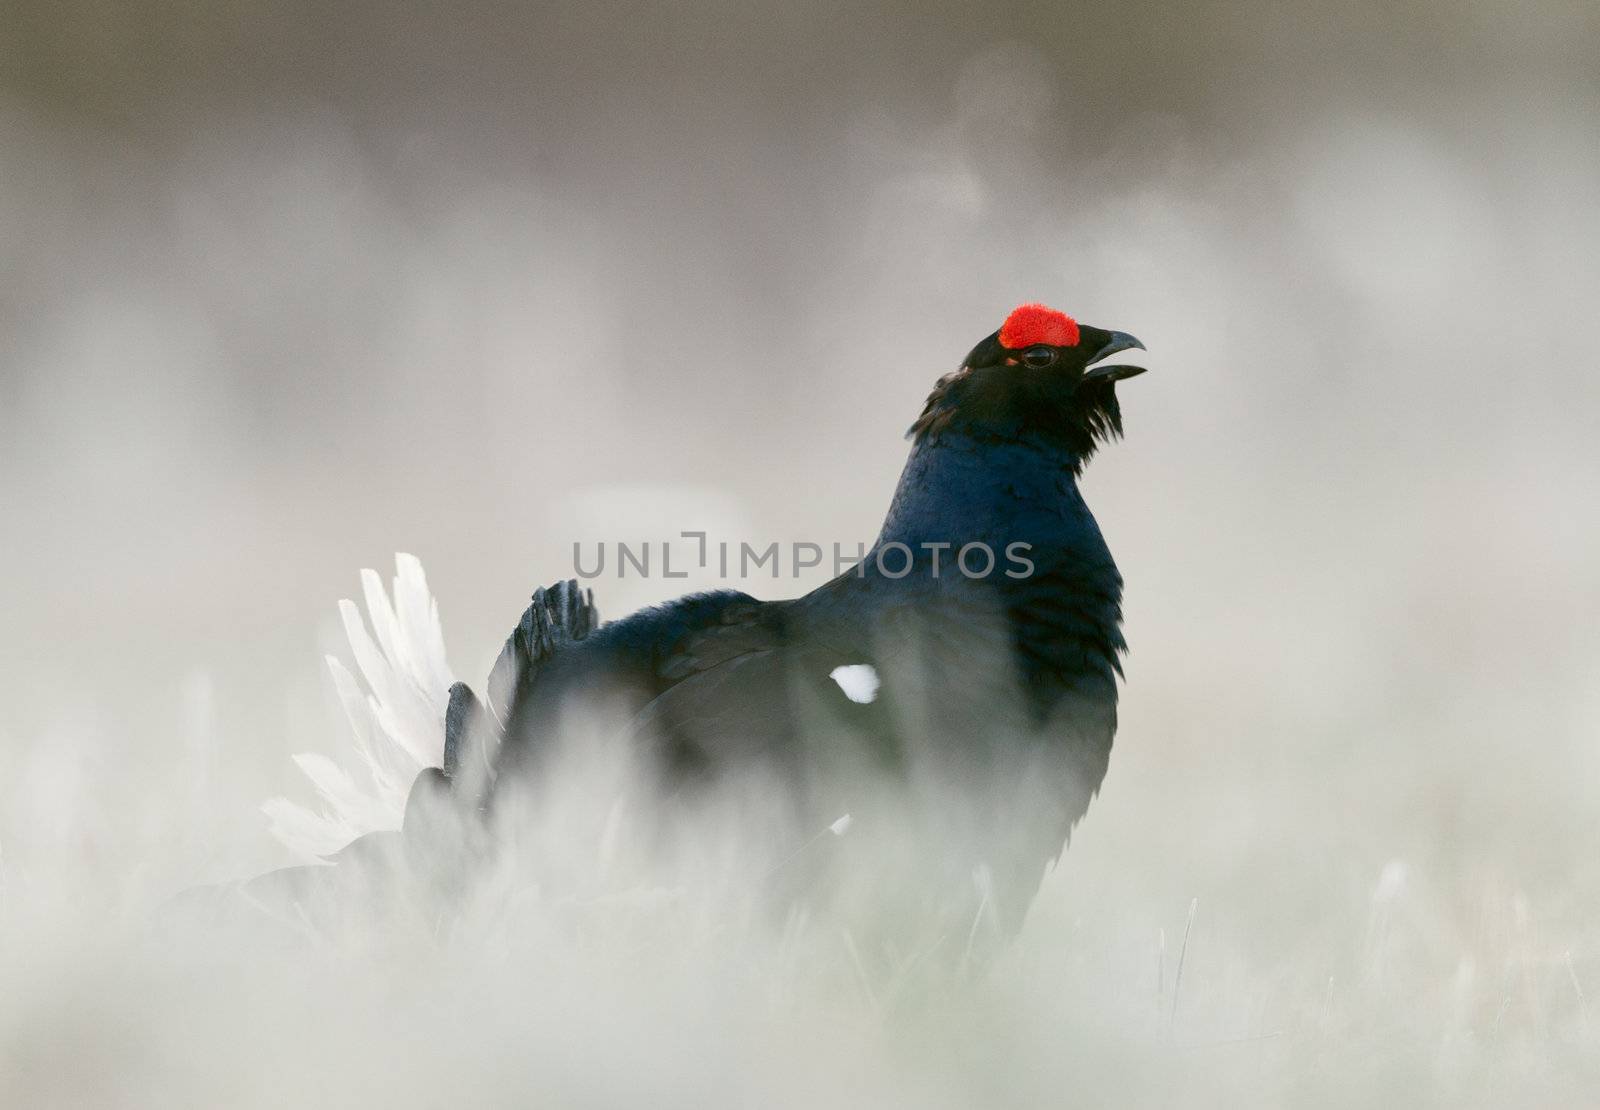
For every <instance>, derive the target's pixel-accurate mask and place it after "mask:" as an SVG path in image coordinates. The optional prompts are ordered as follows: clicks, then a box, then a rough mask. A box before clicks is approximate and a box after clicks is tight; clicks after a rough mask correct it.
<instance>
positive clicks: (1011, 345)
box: [1000, 304, 1078, 351]
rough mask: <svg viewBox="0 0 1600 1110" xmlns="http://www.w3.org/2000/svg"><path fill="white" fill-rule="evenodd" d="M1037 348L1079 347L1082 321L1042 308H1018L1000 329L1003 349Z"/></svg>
mask: <svg viewBox="0 0 1600 1110" xmlns="http://www.w3.org/2000/svg"><path fill="white" fill-rule="evenodd" d="M1035 344H1041V345H1043V346H1046V347H1076V346H1077V345H1078V321H1076V320H1074V319H1073V318H1072V317H1071V316H1068V315H1067V314H1066V313H1065V312H1057V311H1056V310H1055V309H1053V308H1049V307H1047V306H1045V305H1042V304H1024V305H1018V306H1017V307H1016V308H1013V309H1012V310H1011V315H1009V316H1007V317H1006V322H1005V323H1004V324H1001V325H1000V345H1001V346H1002V347H1005V348H1007V349H1008V350H1012V351H1015V350H1019V349H1021V348H1023V347H1032V346H1034V345H1035Z"/></svg>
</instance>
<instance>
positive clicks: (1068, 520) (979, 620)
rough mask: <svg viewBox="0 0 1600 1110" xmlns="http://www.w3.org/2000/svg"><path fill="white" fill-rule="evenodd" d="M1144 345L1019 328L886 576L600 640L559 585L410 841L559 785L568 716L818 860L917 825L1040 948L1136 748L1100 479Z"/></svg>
mask: <svg viewBox="0 0 1600 1110" xmlns="http://www.w3.org/2000/svg"><path fill="white" fill-rule="evenodd" d="M1142 347H1143V344H1141V343H1140V342H1139V341H1138V340H1137V339H1134V338H1133V337H1132V336H1130V335H1127V334H1124V333H1122V332H1117V331H1105V330H1102V329H1100V328H1095V327H1090V326H1088V325H1086V324H1079V323H1078V322H1077V321H1075V320H1074V319H1072V318H1071V317H1069V316H1067V315H1066V314H1064V313H1062V312H1058V311H1055V310H1054V309H1050V308H1047V307H1045V306H1043V305H1038V304H1027V305H1022V306H1020V307H1019V308H1017V309H1015V310H1014V311H1013V312H1011V313H1010V314H1009V316H1007V318H1006V320H1005V322H1004V324H1003V326H1002V327H1001V328H1000V329H999V330H998V331H996V332H995V333H993V334H991V335H990V336H988V337H987V338H985V339H984V340H983V341H982V342H980V343H979V344H978V345H977V346H976V347H974V348H973V350H972V352H971V353H970V354H969V355H967V357H966V359H965V360H964V361H963V362H962V364H961V366H960V368H959V369H957V370H956V371H954V372H953V373H950V374H947V375H945V376H944V377H943V378H941V379H940V380H939V381H938V383H937V384H936V385H935V386H934V389H933V392H932V394H931V395H930V396H929V397H928V400H927V403H926V405H925V407H924V408H923V410H922V414H921V415H920V416H919V417H918V418H917V420H916V422H915V423H914V424H913V425H912V426H911V429H910V431H909V433H908V438H910V440H911V441H912V447H911V453H910V458H909V459H908V461H907V463H906V466H905V470H904V472H903V474H902V475H901V478H900V482H899V485H898V487H897V488H896V490H895V493H894V498H893V500H892V502H891V504H890V506H889V511H888V514H887V517H886V518H885V520H884V523H883V528H882V531H881V532H880V534H879V535H878V538H877V540H876V542H875V543H874V545H873V546H872V548H871V549H870V550H869V551H868V552H867V555H866V557H865V559H864V560H863V561H862V562H861V563H860V565H859V566H857V567H853V568H851V569H850V570H847V571H846V572H845V573H843V574H841V575H839V576H838V577H836V578H834V579H833V580H832V581H830V582H828V583H826V584H825V585H823V586H821V587H819V588H817V589H815V590H813V591H812V592H810V593H808V594H806V595H805V596H803V597H799V598H795V599H793V600H786V601H768V602H763V601H758V600H756V599H755V598H752V597H750V596H748V595H746V594H743V593H739V592H735V591H717V592H712V593H704V594H697V595H693V596H690V597H685V598H682V599H680V600H678V601H675V602H671V603H668V604H665V605H662V606H659V607H655V608H650V609H646V610H643V611H641V612H638V613H635V614H633V615H631V616H629V617H627V618H625V619H622V620H618V621H615V622H612V623H609V624H601V623H600V621H599V619H598V616H597V613H596V611H595V609H594V606H593V601H592V598H591V596H590V595H589V594H588V593H587V592H586V591H583V590H580V588H579V587H578V585H577V583H576V582H571V581H569V582H563V583H561V584H558V585H556V586H553V587H551V588H549V589H544V590H540V591H538V592H537V593H536V594H535V595H534V598H533V604H532V605H531V606H530V607H529V608H528V610H527V612H526V613H524V615H523V617H522V620H521V621H520V622H519V623H518V625H517V627H516V629H515V630H514V631H513V633H512V634H511V636H510V638H509V639H508V640H507V642H506V645H505V648H504V650H503V651H502V653H501V655H500V658H499V660H498V662H497V663H496V665H495V667H494V670H493V672H492V673H491V675H490V678H489V681H488V697H487V699H486V700H487V705H484V704H482V703H480V702H479V700H478V699H477V698H476V697H475V696H474V695H473V693H472V692H471V691H470V690H469V689H468V688H467V687H466V686H465V685H462V684H457V685H456V686H455V687H454V688H452V690H451V698H450V706H449V711H448V714H447V728H446V732H447V736H446V751H445V759H444V766H443V767H442V768H440V769H436V770H435V771H433V772H425V773H424V780H425V781H419V789H418V790H416V791H414V792H413V802H412V806H411V807H410V808H409V809H408V816H407V822H408V825H409V824H410V822H411V818H412V813H413V812H414V811H417V810H418V809H421V808H427V807H428V806H431V805H432V804H434V803H433V802H431V801H430V802H426V803H420V802H419V801H418V799H419V797H425V798H430V799H431V798H450V799H453V800H455V801H456V802H457V803H460V808H465V809H467V810H469V811H471V810H474V809H475V810H479V811H492V810H494V809H495V808H497V807H498V806H500V805H502V804H504V803H505V799H506V798H507V797H508V796H511V795H513V794H515V793H516V792H517V791H519V790H522V789H537V788H538V786H539V784H540V782H541V780H542V779H543V778H544V776H545V774H546V770H547V769H548V768H551V767H552V766H553V764H552V762H551V760H550V758H549V757H550V755H551V753H552V752H554V751H555V750H557V749H558V747H559V743H558V741H557V739H556V737H555V736H554V733H555V731H556V724H555V722H557V721H558V720H559V719H561V717H562V715H563V714H565V713H571V712H573V711H574V710H577V711H580V712H581V711H584V710H592V711H594V712H596V713H602V714H604V715H606V719H613V720H614V719H618V716H617V715H618V714H619V713H620V714H621V719H625V720H627V721H628V722H630V723H629V725H628V726H627V728H626V729H625V731H626V732H627V734H628V740H627V742H629V743H632V744H636V745H637V746H638V750H639V752H640V753H641V755H642V756H643V757H644V758H645V759H646V760H647V761H648V765H649V768H650V773H651V774H654V775H656V776H659V781H660V783H661V786H662V788H663V790H665V791H667V792H669V793H675V794H678V795H682V794H684V793H685V792H688V793H690V794H692V793H693V792H694V791H695V790H696V789H698V788H700V787H702V786H714V785H715V784H717V783H727V782H733V781H740V780H741V776H744V775H746V774H750V775H755V776H758V777H760V778H761V779H762V780H763V781H765V782H766V783H769V784H772V783H776V784H777V786H778V789H779V791H780V794H781V797H782V800H783V804H784V805H785V806H787V807H789V808H790V809H791V811H792V812H791V813H790V815H789V816H790V817H792V819H793V827H794V828H795V829H796V830H797V831H796V837H797V838H798V839H802V840H803V839H804V837H805V836H806V835H808V830H810V831H815V830H818V829H822V828H825V827H827V826H828V824H829V822H831V821H834V820H835V819H837V818H839V817H840V816H841V815H844V814H849V815H851V819H852V822H854V825H853V831H852V833H851V837H852V838H855V837H858V835H859V836H860V837H861V839H862V842H863V843H871V835H872V829H873V822H874V819H875V817H878V816H882V817H883V823H884V824H887V823H888V822H889V820H890V818H889V816H888V815H889V814H890V813H891V812H892V814H893V820H894V821H895V822H898V823H899V824H900V826H901V831H902V832H907V831H908V830H909V832H908V835H909V840H910V843H911V845H912V849H911V850H912V851H914V852H922V853H925V854H927V855H928V856H929V857H930V858H932V859H933V860H934V865H933V869H932V872H931V873H932V874H933V875H935V876H936V878H935V880H934V885H935V886H937V885H938V884H940V883H949V882H954V883H955V884H956V885H961V884H966V885H967V887H968V888H969V889H970V888H971V887H972V886H973V885H974V884H973V883H972V881H971V878H970V877H971V876H977V877H978V879H979V885H981V886H983V887H984V898H985V901H986V904H987V905H989V906H990V907H991V908H992V910H993V912H994V913H995V915H996V917H997V920H998V923H999V926H1000V929H1001V931H1002V932H1005V933H1010V932H1013V931H1015V929H1016V928H1017V927H1018V926H1019V925H1020V923H1021V920H1022V917H1023V915H1024V913H1025V912H1026V909H1027V907H1028V905H1029V903H1030V902H1031V900H1032V898H1033V896H1034V894H1035V893H1036V891H1037V889H1038V885H1039V882H1040V880H1041V878H1042V876H1043V874H1044V872H1045V870H1046V868H1047V867H1048V866H1049V865H1050V864H1051V863H1052V862H1053V861H1054V860H1055V859H1056V858H1057V857H1058V856H1059V854H1060V853H1061V851H1062V849H1063V847H1064V846H1065V843H1066V840H1067V838H1068V835H1069V833H1070V832H1071V830H1072V827H1073V825H1074V824H1075V823H1076V822H1077V820H1078V819H1079V818H1080V817H1081V816H1083V814H1084V812H1085V810H1086V809H1087V808H1088V806H1089V802H1090V799H1091V798H1092V797H1093V796H1094V795H1095V793H1096V791H1097V790H1098V789H1099V786H1100V783H1101V780H1102V779H1103V778H1104V776H1105V773H1106V766H1107V760H1108V757H1109V755H1110V751H1111V742H1112V736H1113V733H1114V732H1115V731H1116V723H1117V682H1118V678H1119V675H1120V673H1121V666H1120V662H1119V656H1120V655H1121V654H1122V653H1123V652H1124V651H1125V648H1126V645H1125V643H1124V640H1123V637H1122V633H1121V630H1120V626H1121V619H1122V614H1121V595H1122V578H1121V576H1120V574H1119V573H1118V571H1117V567H1116V564H1115V563H1114V562H1113V561H1112V558H1111V553H1110V551H1109V550H1108V549H1107V547H1106V543H1105V541H1104V539H1103V538H1102V537H1101V533H1100V529H1099V527H1098V525H1097V524H1096V522H1095V519H1094V517H1093V515H1092V514H1091V513H1090V511H1089V508H1088V506H1087V505H1086V504H1085V503H1084V499H1083V497H1082V495H1081V494H1080V492H1079V490H1078V481H1077V479H1078V476H1079V474H1080V472H1081V471H1082V469H1083V467H1084V464H1085V463H1086V462H1087V461H1088V460H1089V458H1090V456H1091V455H1093V453H1094V451H1095V449H1096V447H1097V446H1098V444H1099V443H1101V442H1102V441H1104V440H1106V439H1108V438H1110V437H1114V436H1118V435H1120V434H1121V431H1122V419H1121V412H1120V409H1119V407H1118V403H1117V395H1116V388H1115V387H1116V383H1117V382H1118V381H1120V380H1122V379H1124V378H1128V377H1131V376H1133V375H1135V374H1138V373H1141V372H1142V368H1140V367H1136V366H1128V365H1123V364H1107V363H1106V362H1104V361H1103V360H1104V359H1106V358H1107V357H1109V356H1111V355H1114V354H1116V353H1118V352H1121V351H1125V350H1128V349H1130V348H1142ZM843 667H856V668H871V671H857V672H853V674H854V676H864V677H866V678H867V679H868V683H869V685H870V684H871V683H872V682H874V681H875V683H876V694H875V696H873V695H872V692H871V691H870V690H869V691H863V690H860V689H851V690H850V692H849V693H848V694H847V692H846V689H845V687H850V686H853V685H854V684H853V683H850V682H844V681H843V677H841V679H840V680H839V681H836V680H835V679H834V678H833V677H831V676H834V675H836V674H841V672H839V670H838V669H839V668H843ZM851 674H852V672H843V675H851ZM885 784H889V785H888V787H887V788H886V786H885ZM858 830H864V831H860V832H858ZM840 850H841V851H842V850H843V849H842V848H841V849H840ZM894 866H895V864H893V863H890V862H885V864H884V867H885V868H892V867H894ZM935 897H936V895H935ZM918 905H919V906H920V905H922V903H920V902H919V903H918Z"/></svg>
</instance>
